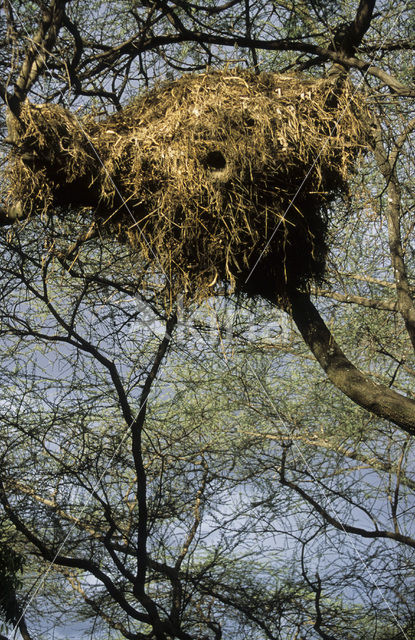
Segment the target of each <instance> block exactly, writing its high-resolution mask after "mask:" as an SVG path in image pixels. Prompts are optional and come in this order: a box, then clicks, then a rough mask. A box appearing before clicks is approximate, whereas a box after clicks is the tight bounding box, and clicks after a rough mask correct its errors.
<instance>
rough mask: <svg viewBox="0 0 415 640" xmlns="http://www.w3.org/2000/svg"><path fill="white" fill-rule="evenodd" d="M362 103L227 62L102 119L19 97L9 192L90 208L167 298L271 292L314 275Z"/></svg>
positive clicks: (321, 262) (347, 89)
mask: <svg viewBox="0 0 415 640" xmlns="http://www.w3.org/2000/svg"><path fill="white" fill-rule="evenodd" d="M365 110H366V108H365V106H364V101H363V100H362V96H361V95H355V93H354V92H353V88H352V86H351V85H350V84H349V83H348V82H345V83H344V84H343V86H342V88H341V90H339V89H337V91H336V89H335V86H334V85H333V83H332V82H330V81H328V80H324V79H322V80H317V81H316V80H313V81H311V80H307V79H305V78H303V77H301V76H294V75H292V76H287V75H277V74H271V73H269V74H260V75H255V74H253V73H251V72H242V71H238V70H225V71H221V72H208V73H205V74H202V75H188V76H184V77H183V78H181V79H180V80H177V81H174V82H170V83H168V84H165V85H162V86H160V87H158V88H156V89H154V90H152V91H150V92H148V93H146V94H145V95H143V96H140V97H139V98H137V99H136V100H135V101H133V102H132V103H131V104H130V105H128V106H127V107H126V108H125V109H124V110H123V111H122V112H120V113H117V114H116V115H114V116H112V117H110V118H108V119H106V120H104V121H101V122H100V121H97V120H96V119H94V118H93V117H92V116H90V117H86V118H82V119H77V118H76V117H75V116H74V115H72V114H71V113H69V112H68V111H66V110H64V109H63V108H61V107H59V106H56V105H41V106H34V105H30V104H26V105H25V106H24V108H23V111H22V114H21V122H22V125H23V126H22V125H19V126H18V127H16V130H17V137H16V140H17V146H16V149H15V151H14V152H13V154H12V157H11V158H10V162H9V185H10V198H11V199H12V200H13V201H14V202H15V201H16V200H19V201H21V202H22V205H23V207H24V208H25V209H26V211H27V210H28V209H29V210H30V211H33V212H39V211H48V210H51V209H52V208H54V207H58V206H63V207H68V206H71V207H75V208H84V207H89V208H92V209H93V210H94V215H95V217H96V219H98V220H101V226H102V228H103V229H108V231H109V232H110V233H111V234H114V231H115V230H116V233H117V236H118V239H119V240H121V241H123V242H129V243H130V244H131V246H132V247H133V248H134V250H135V251H136V252H137V255H139V256H140V262H141V263H144V262H149V263H150V265H151V267H150V269H151V271H152V273H149V277H153V276H154V274H158V275H159V276H160V274H163V275H162V277H161V279H160V283H161V282H163V287H164V289H163V294H164V295H166V297H167V298H168V299H169V300H172V299H174V298H175V297H176V296H177V295H178V294H185V296H187V297H188V299H199V300H200V299H203V298H205V297H206V296H210V295H212V294H213V293H214V291H215V287H216V286H217V285H219V284H220V283H223V282H227V283H228V285H230V288H231V290H236V291H237V292H241V291H242V292H245V293H247V294H248V295H251V296H255V295H261V296H264V297H266V298H268V299H272V300H278V299H279V300H284V298H285V296H286V293H287V291H289V290H290V289H295V288H301V287H307V285H308V284H309V283H310V282H311V281H315V282H319V281H320V280H321V278H322V277H323V274H324V268H325V258H326V253H327V244H326V232H327V206H328V204H329V203H330V202H331V201H332V200H333V198H334V197H335V196H336V195H338V194H339V193H341V192H345V191H346V190H347V177H348V174H349V172H350V171H351V170H352V168H353V165H354V162H355V160H356V155H357V153H358V152H359V149H361V148H362V147H364V146H365V135H364V131H363V126H362V124H361V123H362V114H363V112H364V111H365Z"/></svg>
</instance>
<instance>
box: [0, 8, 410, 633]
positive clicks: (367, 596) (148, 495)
mask: <svg viewBox="0 0 415 640" xmlns="http://www.w3.org/2000/svg"><path fill="white" fill-rule="evenodd" d="M413 11H414V10H413V7H412V5H411V3H400V5H399V7H398V8H396V7H394V6H393V5H392V4H389V3H388V2H385V3H383V4H382V5H381V6H380V5H379V6H378V7H375V2H365V1H361V2H360V3H359V4H358V3H324V6H323V3H320V2H303V3H295V6H292V4H291V3H286V2H278V3H277V2H274V3H261V2H252V3H251V2H243V3H242V2H239V0H238V1H236V2H235V1H231V2H228V3H224V4H223V5H219V4H215V3H210V2H207V3H205V4H204V5H198V4H192V3H187V2H171V3H165V2H154V3H153V2H148V3H147V2H145V3H137V2H134V1H131V2H129V1H127V2H120V1H119V0H117V1H116V2H111V3H105V5H104V6H101V7H98V8H94V7H86V6H85V5H84V4H83V3H78V2H73V1H72V2H70V3H69V2H63V1H59V0H56V1H55V2H51V3H49V4H45V3H38V4H32V3H26V2H20V3H13V4H12V3H10V2H7V1H6V2H5V3H4V5H3V23H2V24H3V26H2V30H3V33H2V37H3V45H4V46H3V54H2V74H3V81H2V84H1V86H0V91H1V97H2V98H3V101H4V103H5V105H6V106H7V109H8V110H9V113H12V114H14V116H15V117H18V116H19V110H20V105H21V104H22V101H23V100H24V99H25V98H26V97H28V98H29V99H30V100H32V101H33V102H45V101H53V102H61V103H63V104H64V105H65V106H66V107H68V108H71V109H75V108H77V107H79V106H80V107H81V108H84V109H87V108H89V106H90V105H92V104H94V105H96V104H99V105H101V107H102V108H103V109H104V110H106V111H107V112H110V111H111V110H113V109H121V108H122V106H123V105H124V104H125V103H126V101H128V100H129V98H130V97H131V96H132V95H133V94H134V93H136V92H137V91H139V90H141V89H143V88H146V87H149V86H152V85H153V84H154V82H155V80H156V79H158V78H160V77H166V78H171V77H176V76H177V75H178V74H181V73H183V72H187V71H198V70H204V69H205V68H206V66H209V67H217V66H222V65H223V64H225V63H226V62H231V63H232V64H236V63H238V64H240V65H247V66H248V67H253V68H255V69H257V70H258V71H261V70H272V71H276V72H281V71H287V70H290V71H291V70H297V71H302V72H303V73H309V74H313V75H316V74H322V73H333V74H337V73H340V72H342V73H343V72H344V71H347V73H350V74H351V77H352V78H353V80H354V81H355V82H356V83H363V84H364V86H365V88H366V90H367V93H368V95H369V97H370V100H371V101H372V103H373V112H374V114H375V116H376V118H377V120H376V122H377V124H376V126H375V127H372V129H371V147H372V149H371V151H372V153H371V154H370V155H369V154H368V155H367V156H366V158H365V159H364V161H363V162H362V164H361V166H360V167H359V168H358V170H357V172H356V175H355V176H354V178H353V183H352V188H351V194H350V198H349V201H348V202H343V203H341V202H337V203H336V208H334V207H333V215H332V222H331V224H332V228H331V234H332V235H331V249H332V251H331V256H330V261H329V264H328V270H327V286H326V287H324V288H320V289H318V290H315V291H313V292H312V293H313V294H314V297H312V295H311V294H310V292H304V291H301V292H296V293H295V294H293V295H292V296H291V299H290V304H289V305H288V308H287V310H288V311H289V312H290V314H291V315H292V318H293V320H294V323H295V325H296V326H297V327H298V330H299V332H300V335H301V336H302V340H300V339H299V334H298V332H297V331H295V328H291V327H290V332H289V334H288V337H287V331H285V329H284V340H283V341H281V340H280V339H279V337H281V336H280V335H279V333H278V325H277V326H276V318H278V320H279V321H280V322H281V323H284V322H287V321H286V320H281V318H282V316H281V315H280V312H279V311H278V312H277V310H276V309H275V308H273V307H272V306H271V307H270V306H269V305H266V308H262V306H261V304H257V306H256V309H255V315H253V314H252V311H250V310H249V309H247V310H245V309H244V304H243V301H241V300H240V301H239V302H238V304H237V307H236V311H235V312H233V311H232V312H231V313H232V315H234V316H235V317H236V318H237V319H238V321H237V322H236V324H235V322H234V325H235V326H234V329H233V334H234V340H233V342H232V349H231V350H230V351H228V350H227V347H225V345H224V344H223V339H220V340H219V344H218V345H216V346H215V344H214V343H212V341H211V340H209V339H208V335H209V333H206V331H205V330H204V329H206V317H202V319H201V320H198V321H197V322H198V324H199V325H200V326H199V328H200V330H201V334H200V335H201V336H202V338H203V340H204V343H203V345H202V346H203V348H201V346H200V345H199V344H198V343H195V341H194V340H192V339H191V337H190V338H189V336H187V335H186V336H185V338H186V339H185V340H183V335H182V334H181V333H180V331H179V332H178V334H177V339H176V338H174V336H175V330H174V328H175V326H177V322H178V317H177V313H172V314H170V315H168V316H166V315H165V313H164V312H163V310H162V309H161V308H160V307H159V306H158V305H157V301H156V299H155V298H153V299H150V300H146V306H145V307H143V306H139V307H138V308H137V307H134V305H132V303H131V298H132V296H136V295H137V287H139V282H138V281H137V278H134V277H133V276H132V275H131V274H132V272H133V268H132V264H134V260H135V258H134V256H131V255H128V251H127V250H126V248H123V247H120V246H116V245H114V244H112V243H111V242H109V240H108V239H107V240H105V239H104V238H99V237H98V238H90V239H89V241H88V242H87V243H86V244H84V245H83V246H82V252H81V253H80V254H78V255H77V254H76V251H77V250H78V249H79V247H78V246H77V244H76V239H77V238H79V221H78V220H77V218H76V215H75V214H71V213H70V212H59V211H57V212H56V214H55V215H54V216H51V217H50V218H48V219H46V220H40V219H30V220H29V221H24V224H23V226H16V225H15V226H13V227H12V228H11V229H10V225H11V223H12V222H13V221H14V219H15V218H16V217H20V218H22V219H23V220H24V216H25V212H24V211H23V212H22V211H19V209H18V207H13V204H6V203H5V205H4V207H3V210H2V217H1V221H2V224H3V225H4V234H3V255H4V263H5V265H6V266H5V267H4V270H3V280H2V312H1V313H2V316H1V317H2V335H3V339H4V342H5V346H6V348H7V350H8V351H7V352H6V355H5V357H4V359H3V363H2V371H3V374H2V378H3V380H4V381H5V390H6V393H5V396H4V402H3V407H2V412H3V415H2V422H3V435H2V474H1V501H2V505H3V507H2V508H3V514H4V517H5V518H6V519H7V523H8V525H7V526H8V529H9V530H12V529H11V528H13V531H17V532H18V535H19V538H18V540H16V539H14V540H13V539H12V540H10V541H9V544H14V545H17V546H15V549H16V552H17V550H18V549H19V545H22V544H24V545H25V548H26V552H27V553H28V554H29V555H30V557H31V559H32V560H33V561H36V563H37V564H35V569H33V572H34V573H35V574H36V573H37V574H38V575H39V576H41V575H42V574H43V573H44V571H45V567H47V566H49V564H50V563H52V564H53V566H54V567H55V569H56V570H55V571H54V572H53V580H52V578H51V580H50V584H49V582H48V583H47V584H46V585H45V584H43V583H42V590H41V592H40V594H39V597H38V599H35V600H33V601H32V602H31V609H29V612H30V611H31V612H32V613H31V616H32V620H31V622H32V624H35V618H34V616H35V612H36V607H38V611H40V610H42V609H44V607H45V602H47V603H49V606H53V608H54V610H55V612H56V611H59V610H62V608H63V607H64V603H65V600H67V599H68V598H71V599H72V598H73V596H72V595H71V596H69V593H71V594H72V593H74V594H76V596H77V600H76V601H77V602H81V603H82V604H81V605H77V612H78V615H79V616H85V618H88V619H91V617H92V616H94V615H95V616H97V619H99V620H100V624H101V625H102V629H105V628H106V627H110V628H112V630H113V631H112V633H113V637H114V638H116V637H121V636H123V637H127V638H146V637H148V638H158V639H164V638H170V637H177V638H201V637H209V638H210V637H212V638H213V637H215V638H221V637H225V638H226V637H228V636H229V637H230V636H235V635H236V636H237V637H241V638H243V637H248V636H249V637H250V638H252V637H254V638H256V637H257V638H264V637H268V638H287V639H288V638H298V637H310V638H311V637H318V636H319V637H322V638H348V637H350V638H356V637H362V638H363V637H374V638H378V639H380V638H390V637H401V638H405V637H410V634H411V633H412V629H413V616H412V613H411V599H412V598H413V587H412V570H411V569H408V567H410V564H409V555H408V551H407V550H408V549H409V550H411V549H412V548H413V546H414V533H413V529H412V528H411V524H412V522H411V514H412V510H411V505H410V494H411V491H412V488H413V487H412V483H411V475H410V474H411V459H410V451H411V448H410V445H411V438H410V436H411V435H413V431H414V425H415V411H414V407H415V404H414V399H413V393H412V392H411V381H412V375H413V365H412V364H411V363H412V362H413V360H411V358H413V354H411V348H412V347H413V345H414V333H415V332H414V326H415V320H414V315H415V313H414V308H413V301H412V298H413V296H412V288H411V273H412V271H413V254H412V250H411V245H410V238H411V233H412V221H411V215H410V214H411V211H412V210H413V196H412V192H411V179H412V172H411V139H410V135H411V132H412V129H413V126H414V122H415V121H414V120H413V107H412V104H411V101H412V99H413V96H414V88H413V77H412V75H411V74H412V66H411V62H412V58H413V55H412V51H413V47H414V45H415V43H414V41H413V36H412V31H411V26H412V25H413ZM411 38H412V39H411ZM12 133H13V132H12V131H11V134H12ZM5 143H6V145H7V144H9V145H10V144H13V135H11V136H9V139H7V138H6V139H5ZM85 228H86V229H87V228H88V227H87V226H86V227H85ZM45 243H46V244H45ZM45 246H46V248H45ZM51 246H54V247H56V246H58V247H59V249H60V251H58V252H56V251H50V250H48V249H49V248H50V247H51ZM62 247H66V249H67V251H66V252H65V251H62ZM65 255H66V258H65ZM68 256H69V258H68ZM74 258H76V260H75V262H74ZM128 300H130V302H128ZM312 300H313V302H312ZM231 304H232V302H231V301H230V302H229V305H231ZM144 308H145V309H146V310H147V309H151V312H150V311H149V313H151V322H150V323H149V322H148V321H147V319H148V317H147V316H145V317H144V318H143V309H144ZM225 311H227V312H228V313H229V309H228V307H226V305H225ZM235 314H236V315H235ZM254 318H255V320H254ZM323 318H325V319H326V322H325V321H324V319H323ZM137 320H141V322H142V325H140V327H141V328H140V329H139V332H140V333H139V335H137V331H136V332H135V333H134V332H132V333H131V324H132V323H133V325H134V326H136V324H134V323H136V322H137ZM215 322H216V320H215ZM245 322H249V323H250V335H251V337H252V332H253V334H254V335H255V331H253V329H252V323H253V322H255V323H257V326H258V327H262V328H264V327H267V331H268V334H269V336H268V335H267V336H266V339H263V338H262V337H261V335H260V336H259V338H260V339H255V341H254V344H252V341H251V340H246V332H244V323H245ZM220 324H221V319H220V314H219V319H218V325H219V326H220ZM179 326H180V323H179ZM210 326H211V325H210ZM284 327H287V325H284ZM328 327H330V328H328ZM207 328H209V326H208V327H207ZM219 335H222V334H219ZM172 336H173V340H172ZM334 336H336V340H335V338H334ZM257 337H258V336H257ZM271 338H272V339H271ZM39 345H43V346H42V351H41V354H40V355H38V354H39ZM305 345H307V347H309V348H310V349H311V352H312V354H313V356H314V358H315V360H316V361H317V362H318V363H319V365H320V366H321V367H322V369H323V371H324V374H325V375H321V374H319V373H318V370H317V368H316V366H315V361H314V360H312V359H310V355H309V351H308V350H306V348H305ZM339 345H341V347H340V346H339ZM203 349H204V350H205V351H206V349H209V354H210V358H209V359H208V361H206V357H205V355H202V354H203ZM192 350H193V353H192ZM346 353H347V354H348V355H347V356H346V355H345V354H346ZM168 355H169V364H168V365H167V364H166V357H167V356H168ZM231 355H232V357H231ZM221 356H222V359H221ZM219 361H220V362H221V366H220V367H219V365H218V363H219ZM352 362H353V364H352ZM299 363H301V367H300V365H299ZM299 367H300V371H301V374H300V375H299V374H298V370H299ZM304 378H306V381H308V380H312V384H311V385H310V384H306V381H305V380H304ZM156 380H157V385H156V386H155V381H156ZM327 381H330V383H329V384H328V383H327ZM277 383H278V384H277ZM225 390H227V391H228V392H227V393H224V391H225ZM163 394H164V395H163ZM149 399H150V400H151V401H150V400H149ZM236 400H237V401H236ZM360 407H363V409H364V411H362V410H360ZM22 469H25V473H24V474H22ZM287 504H288V505H289V506H287ZM336 531H337V532H338V533H336ZM333 532H334V533H333ZM350 539H352V540H353V543H350V542H349V541H350ZM366 541H367V542H366ZM351 544H352V546H353V545H354V546H353V549H352V550H351ZM392 545H394V546H392ZM343 547H344V548H345V551H344V552H342V553H340V551H339V549H340V548H343ZM20 548H21V547H20ZM396 549H398V550H399V551H398V552H397V551H396ZM392 550H393V551H392ZM334 554H339V560H338V561H336V562H331V560H332V558H333V557H334ZM362 555H363V557H364V560H365V562H364V568H365V570H364V572H362V571H360V570H359V567H358V566H357V565H358V563H359V558H361V557H362ZM392 558H393V560H392ZM32 566H33V563H32ZM391 567H392V568H391ZM390 574H392V575H393V577H394V580H395V582H394V585H393V588H394V590H395V591H394V593H395V595H394V596H393V597H392V596H391V595H390V593H389V594H388V595H387V596H386V593H387V591H388V587H390V583H391V578H390ZM404 575H406V581H407V586H405V588H403V585H402V580H403V576H404ZM78 598H79V600H78ZM390 602H392V603H393V606H392V612H391V611H390V610H389V609H388V606H389V607H390V606H391V605H390V604H389V603H390ZM50 603H52V605H50ZM393 608H396V610H397V611H398V610H399V616H398V615H397V614H395V613H394V612H393ZM19 624H20V628H21V631H22V633H23V631H24V629H23V626H22V625H24V624H25V623H24V620H23V619H21V620H20V622H19ZM29 626H30V625H29ZM25 628H26V627H25ZM26 632H27V631H26ZM27 633H28V632H27ZM93 633H95V634H96V635H98V630H97V629H95V631H94V632H93ZM117 634H118V635H117ZM399 634H400V635H399Z"/></svg>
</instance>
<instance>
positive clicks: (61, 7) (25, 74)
mask: <svg viewBox="0 0 415 640" xmlns="http://www.w3.org/2000/svg"><path fill="white" fill-rule="evenodd" d="M67 1H68V0H52V3H51V5H50V7H49V8H48V9H44V11H43V13H42V19H41V23H40V25H39V28H38V30H37V32H36V33H35V35H34V36H33V38H32V40H31V44H30V46H29V48H28V50H27V52H26V57H25V59H24V62H23V65H22V68H21V70H20V74H19V77H18V78H17V81H16V84H15V85H14V93H15V96H16V98H17V99H18V100H19V102H22V101H23V100H24V99H25V98H26V96H27V93H28V91H29V90H30V88H31V87H32V85H33V84H34V82H36V80H37V78H38V77H39V74H40V73H41V71H42V70H43V68H44V67H45V64H46V62H47V58H48V56H49V54H50V52H51V51H52V49H53V47H54V45H55V42H56V38H57V37H58V33H59V29H60V27H61V23H62V19H63V15H64V11H65V5H66V3H67Z"/></svg>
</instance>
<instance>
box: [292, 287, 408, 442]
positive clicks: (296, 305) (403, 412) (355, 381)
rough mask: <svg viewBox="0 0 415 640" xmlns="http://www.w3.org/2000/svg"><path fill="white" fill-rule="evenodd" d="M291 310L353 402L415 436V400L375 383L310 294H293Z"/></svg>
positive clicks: (320, 359)
mask: <svg viewBox="0 0 415 640" xmlns="http://www.w3.org/2000/svg"><path fill="white" fill-rule="evenodd" d="M290 304H291V313H292V317H293V320H294V322H295V324H296V325H297V327H298V330H299V331H300V333H301V335H302V336H303V339H304V341H305V343H306V344H307V345H308V347H309V348H310V349H311V351H312V353H313V354H314V356H315V358H316V360H317V362H318V363H319V364H320V366H321V367H322V369H323V370H324V371H325V372H326V374H327V376H328V378H329V380H331V382H332V383H333V384H334V385H335V386H336V387H337V388H338V389H339V390H340V391H341V392H342V393H344V394H345V395H346V396H348V397H349V398H350V399H351V400H353V402H355V403H356V404H358V405H359V406H361V407H363V409H366V410H367V411H369V412H370V413H373V414H375V415H377V416H379V417H380V418H384V419H385V420H390V421H391V422H393V423H394V424H396V425H397V426H398V427H400V428H401V429H403V430H404V431H406V432H407V433H410V434H411V435H415V401H414V400H411V399H410V398H407V397H405V396H403V395H401V394H400V393H397V392H396V391H393V390H392V389H389V388H388V387H386V386H384V385H379V384H375V383H374V382H372V381H371V380H370V379H369V378H367V377H366V376H365V375H363V373H362V372H361V371H359V370H358V369H357V368H356V367H355V366H354V365H353V364H352V363H351V362H350V360H349V359H348V358H347V357H346V355H345V354H344V353H343V351H342V350H341V349H340V347H339V345H338V344H337V342H336V341H335V339H334V337H333V336H332V334H331V333H330V331H329V330H328V328H327V326H326V325H325V323H324V321H323V319H322V317H321V316H320V314H319V312H318V311H317V309H316V308H315V306H314V305H313V303H312V302H311V300H310V296H309V295H308V294H306V293H298V292H297V293H294V294H292V295H291V296H290Z"/></svg>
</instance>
